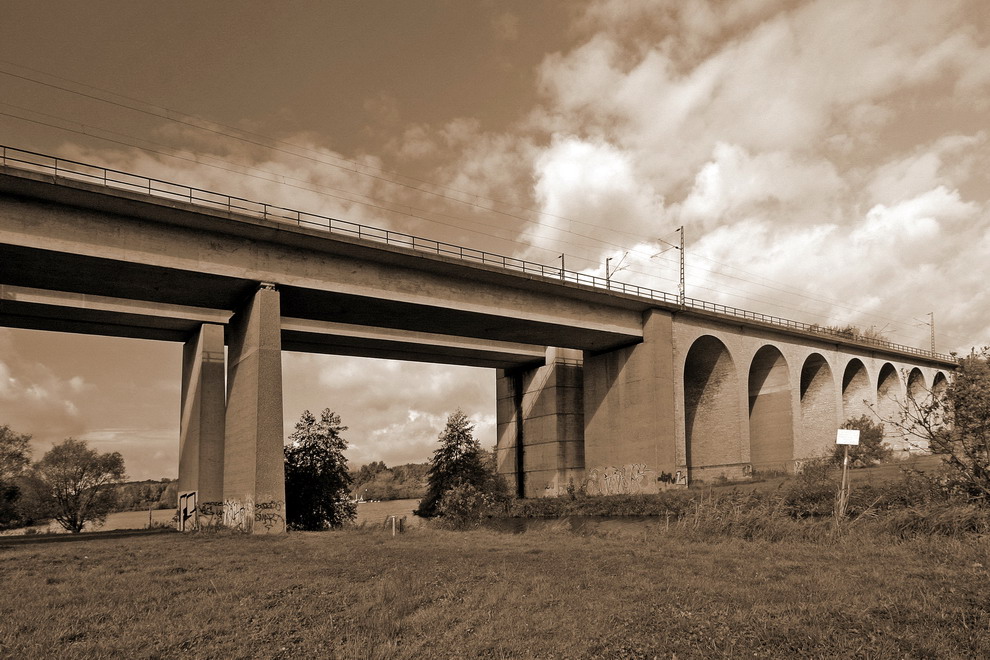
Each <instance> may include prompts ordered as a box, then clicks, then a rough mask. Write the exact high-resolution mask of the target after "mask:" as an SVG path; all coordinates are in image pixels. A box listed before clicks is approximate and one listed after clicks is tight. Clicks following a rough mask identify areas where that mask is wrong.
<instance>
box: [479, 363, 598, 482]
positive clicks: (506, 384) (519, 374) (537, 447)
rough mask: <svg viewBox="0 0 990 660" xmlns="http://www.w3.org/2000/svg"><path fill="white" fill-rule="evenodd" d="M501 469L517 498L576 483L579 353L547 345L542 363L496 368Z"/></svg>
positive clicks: (580, 470)
mask: <svg viewBox="0 0 990 660" xmlns="http://www.w3.org/2000/svg"><path fill="white" fill-rule="evenodd" d="M497 378H498V380H497V383H496V389H497V393H498V394H497V396H498V404H497V415H496V417H497V422H498V444H497V447H496V458H497V462H498V469H499V473H501V474H502V475H503V476H505V477H506V478H507V479H508V480H509V483H510V486H512V487H513V488H512V490H513V492H514V494H515V495H517V496H518V497H544V496H553V495H560V494H564V493H565V492H567V488H568V487H569V485H571V484H573V486H574V487H575V488H580V486H581V480H582V478H583V474H584V438H583V437H582V436H583V426H584V423H583V415H584V412H583V403H582V376H581V352H580V351H575V350H568V349H560V348H548V349H547V359H546V365H545V366H542V367H538V368H535V369H524V370H513V371H502V370H500V371H499V372H498V376H497Z"/></svg>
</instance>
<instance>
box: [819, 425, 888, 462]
mask: <svg viewBox="0 0 990 660" xmlns="http://www.w3.org/2000/svg"><path fill="white" fill-rule="evenodd" d="M842 428H844V429H858V430H859V444H858V445H848V446H849V467H869V466H871V465H876V464H877V463H882V462H884V461H888V460H890V457H891V455H892V454H893V450H892V449H891V448H890V447H886V446H884V444H883V424H877V423H876V422H874V421H873V420H872V419H871V418H870V417H869V416H867V415H861V416H860V417H850V418H849V419H847V420H846V421H845V423H844V424H843V425H842ZM844 453H845V446H843V445H836V446H835V450H834V453H833V454H832V458H833V460H835V461H836V462H837V463H839V464H840V465H841V464H842V457H843V455H844Z"/></svg>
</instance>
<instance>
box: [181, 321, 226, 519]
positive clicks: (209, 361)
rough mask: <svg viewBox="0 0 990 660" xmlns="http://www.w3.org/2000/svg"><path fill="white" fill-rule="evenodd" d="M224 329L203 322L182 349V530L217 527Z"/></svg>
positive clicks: (220, 495) (220, 492)
mask: <svg viewBox="0 0 990 660" xmlns="http://www.w3.org/2000/svg"><path fill="white" fill-rule="evenodd" d="M223 331H224V327H223V326H222V325H217V324H213V323H204V324H203V325H202V326H200V328H199V330H198V331H196V333H195V334H194V335H193V336H192V337H190V338H189V339H188V340H186V343H185V344H184V346H183V349H182V395H181V402H182V409H181V413H180V423H179V520H178V526H179V530H180V531H187V530H190V529H196V528H197V527H199V525H200V524H206V525H210V524H215V523H217V522H219V519H217V516H218V515H219V514H220V512H221V510H222V506H223V504H222V502H223V466H224V461H223V454H224V423H225V416H226V396H225V394H226V393H225V391H224V370H225V360H224V348H223Z"/></svg>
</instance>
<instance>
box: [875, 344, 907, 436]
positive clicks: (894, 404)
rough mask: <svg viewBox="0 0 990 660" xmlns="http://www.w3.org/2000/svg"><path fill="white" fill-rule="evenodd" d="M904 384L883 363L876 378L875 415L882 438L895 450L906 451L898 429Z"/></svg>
mask: <svg viewBox="0 0 990 660" xmlns="http://www.w3.org/2000/svg"><path fill="white" fill-rule="evenodd" d="M904 394H905V390H904V384H903V383H902V382H901V378H900V376H899V375H898V373H897V369H896V368H894V365H892V364H891V363H890V362H884V363H883V366H881V367H880V375H879V376H878V377H877V407H876V414H877V417H879V418H880V423H881V424H883V437H884V441H886V442H887V444H888V445H890V446H891V447H892V448H893V449H895V450H902V449H906V448H907V445H906V443H905V442H904V434H903V433H902V432H901V430H900V429H899V428H898V426H897V425H898V423H899V422H900V421H901V419H900V417H901V406H902V405H903V402H904Z"/></svg>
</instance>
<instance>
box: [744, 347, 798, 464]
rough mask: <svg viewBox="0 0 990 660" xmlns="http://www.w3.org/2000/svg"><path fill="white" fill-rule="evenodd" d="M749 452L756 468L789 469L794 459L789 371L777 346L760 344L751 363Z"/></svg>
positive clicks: (751, 461)
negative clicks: (761, 345) (760, 346)
mask: <svg viewBox="0 0 990 660" xmlns="http://www.w3.org/2000/svg"><path fill="white" fill-rule="evenodd" d="M749 452H750V457H749V460H750V463H751V465H752V466H753V470H754V471H759V470H785V469H789V468H790V466H791V461H792V460H793V459H794V420H793V414H792V411H791V382H790V371H789V369H788V367H787V361H786V360H785V359H784V355H783V354H782V353H781V352H780V350H779V349H778V348H777V347H776V346H771V345H766V346H763V347H762V348H760V350H758V351H757V352H756V355H754V356H753V361H752V363H751V364H750V367H749Z"/></svg>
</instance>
